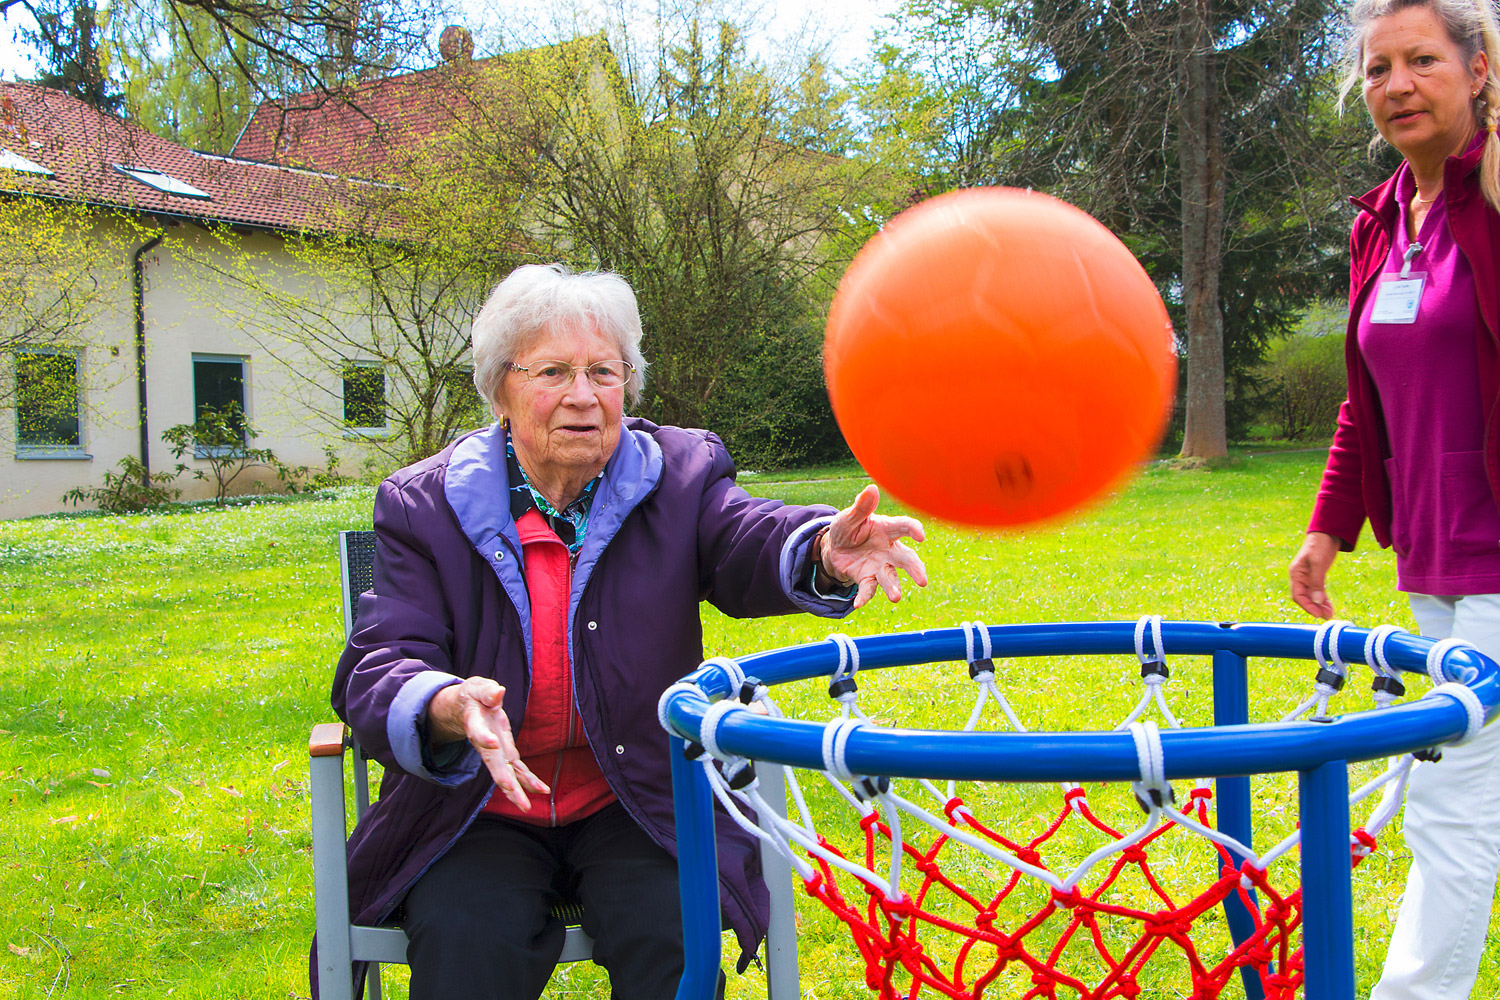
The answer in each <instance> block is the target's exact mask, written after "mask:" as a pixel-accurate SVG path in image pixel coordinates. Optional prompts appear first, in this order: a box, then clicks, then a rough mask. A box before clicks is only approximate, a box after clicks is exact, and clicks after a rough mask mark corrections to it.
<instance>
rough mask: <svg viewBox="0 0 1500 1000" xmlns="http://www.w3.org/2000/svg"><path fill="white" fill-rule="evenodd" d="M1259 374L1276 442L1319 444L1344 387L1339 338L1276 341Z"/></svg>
mask: <svg viewBox="0 0 1500 1000" xmlns="http://www.w3.org/2000/svg"><path fill="white" fill-rule="evenodd" d="M1261 375H1262V377H1263V378H1264V379H1265V381H1266V396H1267V398H1268V400H1269V401H1270V403H1271V409H1270V410H1269V412H1268V416H1271V417H1272V419H1273V420H1274V421H1275V425H1276V429H1277V433H1276V436H1277V437H1280V438H1285V439H1286V440H1288V441H1324V440H1327V439H1328V438H1329V437H1331V436H1332V434H1333V428H1334V425H1335V424H1336V423H1337V421H1338V415H1339V404H1340V403H1342V402H1343V401H1344V397H1345V395H1346V394H1347V393H1348V386H1349V378H1348V370H1347V369H1346V367H1345V365H1344V334H1342V333H1338V334H1331V335H1329V336H1324V337H1308V336H1292V337H1287V338H1285V339H1284V340H1280V341H1277V342H1276V343H1274V344H1272V345H1271V349H1270V351H1268V352H1267V354H1266V361H1265V364H1264V365H1263V366H1262V367H1261Z"/></svg>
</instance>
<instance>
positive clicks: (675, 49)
mask: <svg viewBox="0 0 1500 1000" xmlns="http://www.w3.org/2000/svg"><path fill="white" fill-rule="evenodd" d="M693 13H694V11H689V12H687V14H686V15H685V20H684V21H682V22H680V24H681V27H680V30H679V25H677V24H669V23H660V22H658V23H657V24H656V29H657V30H655V31H654V32H643V33H641V35H639V36H637V38H639V37H641V36H650V38H651V40H650V41H648V42H645V43H641V42H639V41H636V40H631V39H630V38H623V37H622V38H620V39H618V40H616V41H614V42H613V43H612V45H611V49H610V54H611V55H612V56H613V57H614V58H611V59H605V60H600V59H599V58H598V55H597V54H594V55H589V54H587V53H584V52H582V51H580V50H577V49H569V50H559V52H558V53H557V57H558V58H560V59H573V60H574V65H573V67H572V68H571V69H568V70H562V71H559V72H558V73H557V74H556V75H557V76H560V77H562V78H564V79H576V80H579V81H581V84H580V86H578V87H574V88H571V89H556V90H550V89H547V88H533V89H532V90H531V91H530V92H529V98H530V100H531V103H532V106H533V107H534V108H536V110H535V111H533V112H532V113H530V114H528V115H527V118H528V120H530V121H532V122H534V123H536V124H537V125H538V126H539V127H541V128H542V129H543V131H542V132H541V133H539V134H538V135H537V136H536V137H535V138H534V140H532V141H531V142H530V145H532V146H533V147H534V148H535V149H536V150H537V151H538V156H539V163H540V170H539V174H538V178H537V183H536V185H535V187H534V188H533V191H532V195H531V199H530V204H529V206H528V207H529V211H530V213H531V214H530V218H533V219H535V220H536V221H535V222H534V223H533V232H535V233H536V234H537V235H538V236H539V237H540V238H542V239H543V240H545V241H547V242H548V243H549V244H550V247H551V249H550V250H549V251H548V252H549V253H550V254H553V255H555V256H557V257H559V258H562V259H567V260H570V261H573V262H574V263H576V264H578V265H580V266H585V267H604V268H610V269H613V270H617V271H619V272H620V273H622V274H623V275H624V276H625V277H626V278H627V279H628V280H629V281H630V283H631V285H632V287H633V288H634V289H635V291H636V295H637V298H638V301H639V303H640V308H641V314H642V319H643V324H644V328H645V342H644V345H643V347H644V350H645V353H646V357H647V359H648V360H649V361H650V362H651V372H650V376H649V378H648V380H647V384H646V391H645V395H644V397H643V400H642V406H641V410H642V412H643V413H644V414H645V415H647V416H650V417H652V418H653V419H657V420H661V421H664V422H669V423H676V424H685V425H690V426H704V425H708V426H713V427H714V428H715V429H716V430H720V431H721V432H722V433H723V434H724V436H725V438H726V440H727V441H728V442H729V444H730V446H731V448H732V449H733V450H735V451H736V452H737V453H739V454H740V455H742V456H744V457H745V460H746V461H755V462H759V463H761V464H770V463H780V462H786V461H794V460H797V459H798V458H802V457H809V456H810V455H811V454H814V453H816V452H817V450H818V449H820V448H829V447H832V448H834V449H838V448H841V441H840V440H839V439H837V438H836V437H835V438H833V439H832V441H831V442H830V441H829V440H828V438H827V435H826V433H825V434H820V435H819V437H818V439H816V440H809V439H808V438H807V437H806V436H805V435H804V434H803V433H802V432H801V431H799V430H796V429H794V428H795V426H797V425H801V426H805V425H806V422H808V421H810V422H811V423H813V424H815V425H817V426H818V427H819V428H831V427H832V425H833V421H832V417H831V415H830V413H829V410H828V404H827V398H826V393H825V391H824V389H823V386H822V383H821V364H820V362H819V358H818V350H819V343H820V339H819V337H818V336H817V333H816V330H817V327H818V326H819V325H820V324H821V314H822V311H823V308H824V307H825V305H826V301H827V298H828V296H829V295H830V293H831V287H830V285H831V283H830V282H829V281H827V280H826V279H827V278H829V277H830V273H829V270H828V262H829V260H830V259H836V258H837V257H838V255H839V254H840V253H847V244H842V243H841V239H842V238H844V237H845V236H846V235H847V233H848V231H849V230H850V228H851V226H852V224H853V223H854V222H855V220H856V218H857V216H856V213H857V212H858V210H859V192H860V183H861V182H862V181H863V180H864V179H865V178H864V177H863V176H862V175H863V174H867V173H868V170H867V168H865V167H864V166H863V165H861V164H858V163H851V161H850V160H849V159H848V158H847V157H846V156H845V155H844V152H845V150H846V149H847V147H848V146H849V143H850V141H851V132H850V130H849V125H848V120H847V119H848V116H847V111H846V104H847V97H846V95H845V94H844V92H843V91H842V90H841V89H840V88H838V87H836V86H835V85H833V83H832V82H831V80H830V77H829V74H828V73H827V71H826V67H824V66H823V64H822V63H821V62H820V61H819V60H817V59H815V58H807V59H803V60H801V61H799V62H797V63H796V64H795V69H794V70H792V71H790V72H786V73H778V72H773V71H772V70H771V69H770V68H769V67H767V66H765V65H763V64H761V63H759V62H758V61H756V60H755V59H753V58H751V57H750V55H749V54H748V53H747V51H746V46H745V41H744V35H743V33H742V32H741V30H740V29H739V28H737V27H735V26H733V25H731V24H728V23H724V22H719V23H717V24H715V25H714V26H712V27H708V26H707V25H705V24H704V22H702V21H700V20H697V19H694V18H693V17H692V14H693ZM616 64H617V65H618V67H619V68H618V70H616V69H614V66H615V65H616ZM770 358H774V359H776V365H775V366H774V367H771V368H769V369H767V368H759V369H755V370H754V378H755V379H757V380H759V381H761V382H762V383H763V384H766V385H774V386H775V387H776V390H775V393H771V392H756V393H752V394H749V395H743V394H740V393H739V392H737V391H736V390H737V389H739V390H748V389H749V383H750V379H749V373H750V371H751V370H752V367H753V365H754V361H755V359H761V361H765V360H766V359H770ZM783 390H784V391H783ZM735 400H738V402H734V401H735ZM752 456H754V457H752Z"/></svg>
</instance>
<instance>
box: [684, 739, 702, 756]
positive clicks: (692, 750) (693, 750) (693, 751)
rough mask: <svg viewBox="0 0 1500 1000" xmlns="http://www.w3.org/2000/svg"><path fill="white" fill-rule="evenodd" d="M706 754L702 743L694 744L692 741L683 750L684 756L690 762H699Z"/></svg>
mask: <svg viewBox="0 0 1500 1000" xmlns="http://www.w3.org/2000/svg"><path fill="white" fill-rule="evenodd" d="M705 752H706V751H705V749H704V746H703V744H702V743H694V742H693V741H692V740H688V741H687V745H686V746H684V747H683V748H682V756H683V757H685V758H687V759H688V760H697V759H698V758H699V757H702V756H703V754H704V753H705Z"/></svg>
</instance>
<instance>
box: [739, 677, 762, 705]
mask: <svg viewBox="0 0 1500 1000" xmlns="http://www.w3.org/2000/svg"><path fill="white" fill-rule="evenodd" d="M760 688H761V683H760V678H759V677H746V678H745V683H743V684H741V685H740V694H739V699H740V704H741V705H749V704H751V703H752V702H754V701H755V693H756V692H757V691H759V690H760Z"/></svg>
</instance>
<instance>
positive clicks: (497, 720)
mask: <svg viewBox="0 0 1500 1000" xmlns="http://www.w3.org/2000/svg"><path fill="white" fill-rule="evenodd" d="M504 701H505V688H503V687H501V686H500V685H499V684H497V683H495V682H494V681H492V680H490V679H489V678H487V677H470V678H469V679H468V680H465V681H463V682H462V683H460V684H450V685H449V686H447V687H445V688H443V689H442V690H441V691H439V692H438V693H437V694H435V695H433V697H432V701H431V702H429V703H428V705H427V731H428V735H429V736H430V738H431V739H432V740H433V741H434V742H436V743H451V742H455V741H457V740H468V741H469V745H470V746H472V747H473V748H474V749H475V750H478V751H479V757H480V759H481V760H483V761H484V766H485V767H486V768H487V769H488V770H489V772H490V777H492V778H494V779H495V784H496V786H498V787H499V789H500V791H501V793H503V794H504V795H505V797H506V798H508V799H510V800H511V801H512V802H514V803H515V804H516V805H517V806H520V807H521V808H522V809H530V808H531V800H530V799H529V798H527V797H526V793H527V792H528V791H531V792H537V793H538V794H541V795H546V794H547V793H548V792H549V791H551V789H549V788H548V787H547V785H546V784H545V783H544V782H543V781H542V780H541V779H540V778H538V777H537V776H536V775H535V774H532V773H531V769H530V768H528V767H527V766H526V765H525V764H524V763H522V762H521V755H520V753H519V752H517V750H516V741H515V739H514V737H513V736H512V735H511V731H510V720H509V719H508V718H506V716H505V712H504V711H503V710H502V709H501V707H500V706H501V705H502V704H503V703H504Z"/></svg>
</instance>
